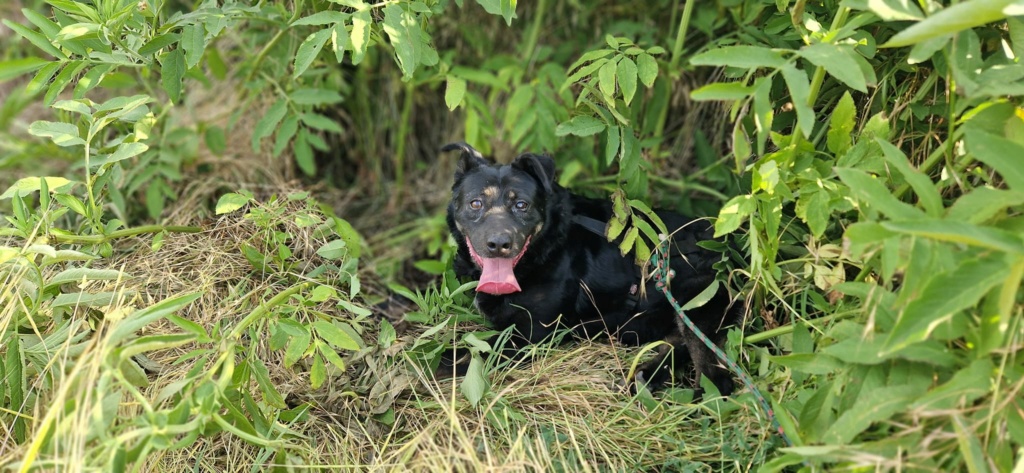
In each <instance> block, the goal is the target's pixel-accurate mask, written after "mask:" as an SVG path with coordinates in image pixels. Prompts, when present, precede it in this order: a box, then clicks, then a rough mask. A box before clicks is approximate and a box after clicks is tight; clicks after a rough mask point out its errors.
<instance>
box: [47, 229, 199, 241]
mask: <svg viewBox="0 0 1024 473" xmlns="http://www.w3.org/2000/svg"><path fill="white" fill-rule="evenodd" d="M201 231H202V229H201V228H199V227H179V226H164V225H144V226H141V227H134V228H125V229H123V230H118V231H116V232H111V233H110V234H109V235H53V234H51V235H50V238H53V239H54V240H57V241H58V242H60V243H85V244H98V243H106V242H108V241H111V240H116V239H118V238H124V237H130V236H135V235H142V234H144V233H159V232H173V233H199V232H201Z"/></svg>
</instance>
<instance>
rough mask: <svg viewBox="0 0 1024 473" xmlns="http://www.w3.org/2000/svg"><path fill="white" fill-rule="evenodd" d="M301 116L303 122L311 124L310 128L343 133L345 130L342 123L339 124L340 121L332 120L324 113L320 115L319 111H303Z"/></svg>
mask: <svg viewBox="0 0 1024 473" xmlns="http://www.w3.org/2000/svg"><path fill="white" fill-rule="evenodd" d="M300 118H301V120H302V123H305V124H306V125H309V127H310V128H315V129H317V130H323V131H329V132H331V133H341V132H343V131H344V130H342V129H341V125H339V124H338V122H336V121H334V120H331V119H330V118H327V117H325V116H323V115H320V114H319V113H314V112H308V113H303V114H302V116H301V117H300Z"/></svg>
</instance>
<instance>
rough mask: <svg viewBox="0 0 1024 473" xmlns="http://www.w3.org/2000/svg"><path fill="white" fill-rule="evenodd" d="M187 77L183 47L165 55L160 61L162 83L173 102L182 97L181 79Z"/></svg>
mask: <svg viewBox="0 0 1024 473" xmlns="http://www.w3.org/2000/svg"><path fill="white" fill-rule="evenodd" d="M183 77H185V54H184V53H183V52H182V50H181V48H178V49H175V50H174V51H171V52H169V53H167V54H165V55H164V56H163V59H162V60H161V62H160V83H161V85H163V88H164V92H167V98H169V99H170V100H171V102H173V103H178V100H179V99H181V79H182V78H183Z"/></svg>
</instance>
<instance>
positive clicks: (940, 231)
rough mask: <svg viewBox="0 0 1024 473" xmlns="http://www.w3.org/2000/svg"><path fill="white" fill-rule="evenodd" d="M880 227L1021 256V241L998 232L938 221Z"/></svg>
mask: <svg viewBox="0 0 1024 473" xmlns="http://www.w3.org/2000/svg"><path fill="white" fill-rule="evenodd" d="M882 226H883V227H885V228H886V229H887V230H889V231H893V232H898V233H905V234H908V235H914V236H919V237H924V238H931V239H933V240H939V241H946V242H951V243H962V244H965V245H970V246H975V247H978V248H985V249H990V250H996V251H1003V252H1006V253H1016V254H1019V255H1024V239H1022V238H1021V236H1020V235H1019V234H1017V233H1013V232H1009V231H1006V230H1002V229H999V228H994V227H982V226H978V225H971V224H969V223H966V222H954V221H949V220H939V219H917V220H912V221H905V222H882Z"/></svg>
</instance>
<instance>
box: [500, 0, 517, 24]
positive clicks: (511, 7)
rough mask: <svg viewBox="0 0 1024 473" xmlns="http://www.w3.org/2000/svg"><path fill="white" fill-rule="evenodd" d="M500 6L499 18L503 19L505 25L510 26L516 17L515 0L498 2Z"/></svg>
mask: <svg viewBox="0 0 1024 473" xmlns="http://www.w3.org/2000/svg"><path fill="white" fill-rule="evenodd" d="M498 1H499V4H500V5H501V16H502V17H503V18H505V24H506V25H508V26H512V18H515V16H516V1H517V0H498Z"/></svg>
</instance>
